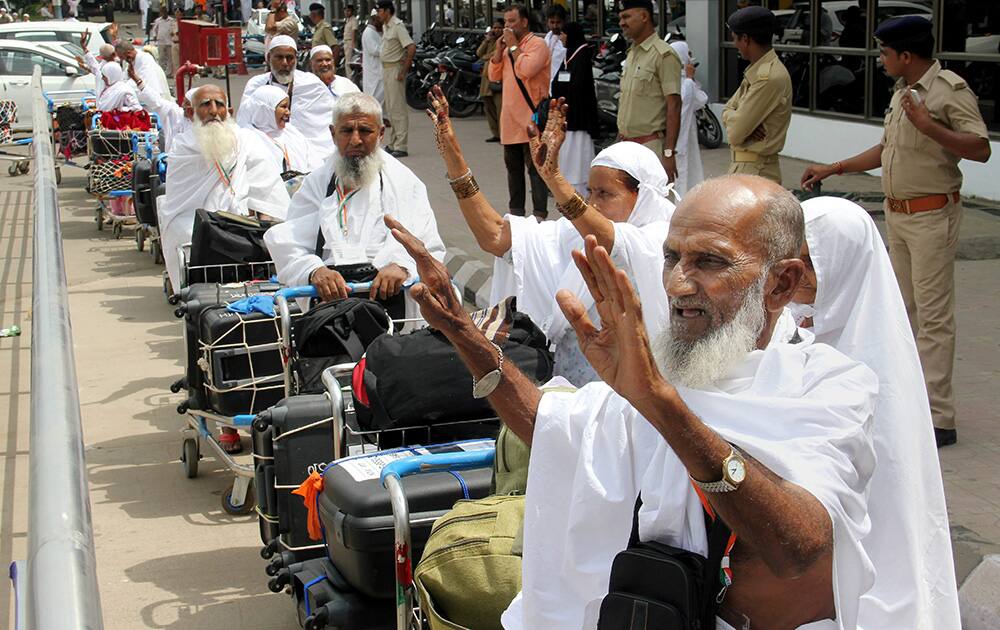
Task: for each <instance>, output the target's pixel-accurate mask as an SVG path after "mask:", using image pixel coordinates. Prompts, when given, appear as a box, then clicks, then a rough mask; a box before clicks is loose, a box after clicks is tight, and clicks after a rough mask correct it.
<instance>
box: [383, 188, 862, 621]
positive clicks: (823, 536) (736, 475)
mask: <svg viewBox="0 0 1000 630" xmlns="http://www.w3.org/2000/svg"><path fill="white" fill-rule="evenodd" d="M386 222H387V224H388V225H389V226H390V227H391V228H392V229H393V236H395V237H396V238H397V239H398V240H400V242H402V243H403V244H404V245H405V246H406V248H407V250H408V251H409V252H410V254H411V255H412V256H413V257H414V259H415V260H416V262H417V271H418V273H419V274H420V278H421V284H418V285H416V286H414V287H413V288H412V289H411V291H410V293H411V295H412V296H413V298H414V299H415V300H416V301H417V302H418V303H419V304H420V308H421V313H422V314H423V316H424V318H425V319H426V320H427V322H428V323H429V324H430V325H431V326H434V327H435V328H437V329H439V330H440V331H442V332H443V333H444V334H445V335H446V336H447V337H448V339H449V340H450V341H451V342H452V343H453V344H454V346H455V348H456V349H457V351H458V353H459V355H460V357H461V358H462V361H463V362H464V363H465V365H466V367H467V368H468V369H469V371H470V372H471V373H472V375H473V376H474V377H475V378H476V379H478V380H479V381H484V382H486V383H489V386H487V387H485V388H484V387H478V388H477V392H476V393H477V394H478V395H483V394H485V395H486V396H488V398H489V401H490V403H491V405H492V406H493V408H494V409H495V410H496V412H497V413H498V415H499V416H500V418H501V420H503V422H504V423H505V424H506V425H507V427H508V428H509V429H510V430H512V431H513V432H514V433H515V434H517V435H518V436H519V437H521V439H523V440H524V441H525V442H528V443H530V444H531V446H532V450H531V459H530V464H529V472H528V483H527V488H528V490H527V495H526V498H525V522H524V546H523V565H522V584H521V588H522V592H521V594H520V595H518V596H517V597H516V598H515V599H514V601H513V602H512V603H511V605H510V606H509V607H508V609H507V610H506V612H505V613H504V615H503V619H502V621H503V625H504V628H506V629H507V630H513V629H519V628H532V629H545V630H579V629H580V628H594V627H596V624H597V620H598V615H599V611H600V607H601V602H602V598H603V597H604V595H605V594H606V593H607V591H608V584H609V575H610V572H611V564H612V560H613V559H614V557H615V555H616V553H617V552H619V551H621V550H622V549H624V548H625V546H626V544H627V542H628V540H629V537H630V531H631V529H632V520H633V514H634V510H635V507H636V498H637V496H639V497H641V500H642V506H641V508H640V509H639V511H638V518H637V522H638V537H639V539H640V540H642V541H650V540H655V541H658V542H661V543H665V544H667V545H671V546H674V547H677V548H681V549H685V550H689V551H693V552H696V553H699V554H705V551H706V548H707V541H706V527H705V515H704V512H703V507H702V504H701V502H700V500H699V497H698V494H697V493H696V491H695V486H697V488H698V489H699V490H700V491H701V493H702V494H703V495H704V497H705V500H706V504H707V505H708V506H710V507H711V508H712V510H713V511H714V514H715V515H717V516H718V517H720V518H721V519H722V520H723V521H724V522H725V523H726V524H727V525H728V526H729V527H730V528H731V529H732V531H733V533H734V534H735V535H736V542H735V545H734V546H732V547H731V548H730V549H731V553H730V554H729V555H728V558H729V563H728V568H727V571H725V575H726V581H725V582H724V581H723V579H722V576H719V577H718V578H716V579H715V580H712V582H715V583H711V582H709V583H707V585H706V588H707V589H708V593H709V595H708V596H709V597H711V598H712V600H713V601H719V602H721V608H719V610H718V611H717V614H718V621H717V626H716V627H717V628H725V629H730V628H746V627H754V628H757V627H760V628H798V627H808V628H810V629H811V630H827V629H830V630H832V629H834V628H838V629H844V630H847V629H852V630H853V629H854V628H855V627H856V622H857V615H858V602H859V599H860V598H861V596H862V595H863V594H864V593H865V592H866V591H867V590H868V589H869V588H870V587H871V585H872V583H873V580H874V570H873V568H872V565H871V562H870V560H869V558H868V556H867V555H866V554H865V551H864V548H863V547H862V545H861V542H860V541H861V540H862V539H863V538H864V536H865V535H866V533H867V532H868V528H869V519H868V506H867V503H866V492H867V488H868V483H869V479H870V476H871V474H872V469H873V467H874V464H875V459H874V451H873V446H872V443H871V440H870V437H869V435H868V430H869V425H870V422H871V416H872V412H873V407H874V400H875V395H876V392H877V389H878V381H877V379H876V377H875V375H874V374H873V373H872V371H871V370H870V369H868V368H867V367H866V366H864V365H863V364H861V363H857V362H855V361H852V360H850V359H849V358H847V357H846V356H844V355H843V354H841V353H839V352H838V351H836V350H834V349H833V348H831V347H829V346H826V345H823V344H816V343H812V342H810V341H809V340H805V341H799V342H798V343H788V341H789V340H788V339H786V338H785V336H784V335H778V334H776V333H775V326H776V323H777V321H778V318H779V315H780V314H781V312H782V310H783V309H784V307H785V305H786V304H788V302H789V301H790V300H791V298H792V295H793V293H794V292H795V290H796V288H797V287H798V285H799V281H800V279H801V278H802V275H803V270H804V264H803V262H802V261H801V260H800V259H799V258H798V257H797V256H798V251H799V248H800V247H801V244H802V241H803V218H802V210H801V207H800V206H799V204H798V202H797V201H796V200H795V198H794V197H793V196H791V195H790V194H789V193H788V192H787V191H785V190H784V189H782V188H781V187H780V186H777V185H776V184H773V183H770V182H768V181H766V180H764V179H761V178H759V177H751V176H730V177H725V178H719V179H715V180H709V181H708V182H705V183H704V184H702V185H701V186H699V187H696V188H695V189H693V190H692V191H691V192H690V193H689V195H688V196H687V197H685V198H684V200H683V201H682V202H681V203H680V205H679V206H678V207H677V209H676V211H675V212H674V214H673V217H672V220H671V224H670V229H669V233H668V236H667V240H666V242H665V243H664V247H663V251H664V266H663V283H664V288H665V290H666V294H667V298H668V303H669V310H668V312H667V313H647V314H645V315H646V316H649V317H655V318H665V319H666V320H667V324H668V325H667V326H665V327H664V329H663V332H662V333H660V335H659V336H658V337H657V338H656V339H654V340H653V341H652V343H650V340H649V339H648V337H647V333H646V326H645V325H644V323H643V316H644V314H643V312H642V308H641V305H640V302H639V299H638V297H637V295H636V294H635V291H634V290H633V288H632V286H631V283H630V282H629V280H628V275H627V274H626V273H625V272H624V271H623V270H620V269H616V268H615V266H614V263H613V262H612V260H611V257H610V256H609V254H608V252H607V251H606V250H605V249H604V248H603V247H600V246H598V244H597V240H596V239H595V238H594V237H593V236H588V237H587V239H586V255H584V254H582V253H580V252H576V253H575V254H574V258H575V260H576V263H577V265H578V266H579V268H580V271H581V273H582V274H583V276H584V278H585V279H586V281H587V287H588V289H589V291H590V292H591V294H592V295H593V297H594V300H595V302H596V304H597V309H598V312H599V315H600V319H601V328H597V327H596V326H595V325H594V323H593V322H592V321H591V320H590V318H589V317H588V315H587V312H586V309H584V308H583V305H582V304H581V303H580V301H579V300H578V299H577V298H576V297H575V296H573V295H572V294H570V293H569V292H566V291H560V293H559V294H558V296H557V298H558V300H559V304H560V307H561V308H562V310H563V313H564V314H565V316H566V318H567V320H568V321H569V322H570V323H571V324H572V326H573V328H574V330H575V331H576V334H577V337H578V339H579V342H580V347H581V349H582V350H583V352H584V354H585V355H586V357H587V359H588V360H589V361H590V362H591V364H592V365H593V366H594V369H595V370H596V371H597V373H598V375H599V376H600V377H601V379H603V382H596V383H591V384H589V385H587V386H585V387H583V388H581V389H579V390H576V391H567V389H571V388H567V387H565V385H566V382H565V381H562V380H556V381H554V382H551V383H549V384H548V385H547V386H546V387H543V388H541V389H539V388H538V387H537V386H536V385H534V384H533V383H532V382H531V381H530V380H529V379H528V378H527V377H526V376H524V374H522V373H521V372H520V371H518V370H517V368H516V367H515V366H513V365H510V363H509V362H504V361H502V360H501V357H499V356H498V352H499V351H498V348H497V347H496V346H494V345H492V344H491V343H489V342H488V341H487V340H486V338H485V337H484V336H483V335H482V333H480V332H479V331H478V330H477V329H476V328H475V326H474V325H473V323H472V322H471V320H470V319H469V316H468V314H466V312H465V311H464V310H463V309H462V305H461V303H460V302H459V300H458V299H456V298H455V296H454V295H453V294H452V293H451V291H450V285H449V281H448V276H447V271H446V270H445V268H444V267H443V265H440V264H439V263H436V262H435V261H434V260H433V259H432V258H431V257H430V256H429V255H428V254H427V253H426V252H425V251H424V248H423V247H422V245H421V244H420V243H419V241H418V240H417V239H416V238H414V237H413V236H412V235H410V234H408V233H407V232H406V230H405V229H404V228H403V227H402V226H401V225H399V224H398V223H396V222H394V221H392V220H391V219H387V221H386ZM553 386H558V387H553ZM724 566H726V565H724ZM657 577H658V576H652V575H651V576H650V579H651V580H656V579H657ZM604 627H607V626H604Z"/></svg>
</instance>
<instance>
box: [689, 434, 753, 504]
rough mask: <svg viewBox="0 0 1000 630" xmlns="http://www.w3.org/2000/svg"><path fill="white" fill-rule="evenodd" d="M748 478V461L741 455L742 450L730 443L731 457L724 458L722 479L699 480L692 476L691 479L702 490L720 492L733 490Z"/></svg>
mask: <svg viewBox="0 0 1000 630" xmlns="http://www.w3.org/2000/svg"><path fill="white" fill-rule="evenodd" d="M746 478H747V463H746V460H744V459H743V456H742V455H740V452H739V451H737V450H736V449H735V448H733V447H732V445H730V447H729V457H727V458H725V459H724V460H722V479H720V480H719V481H709V482H705V481H698V480H697V479H695V478H694V477H691V481H693V482H694V485H696V486H698V488H699V489H700V490H701V491H702V492H711V493H720V492H732V491H734V490H736V489H738V488H739V487H740V484H741V483H743V481H744V480H745V479H746Z"/></svg>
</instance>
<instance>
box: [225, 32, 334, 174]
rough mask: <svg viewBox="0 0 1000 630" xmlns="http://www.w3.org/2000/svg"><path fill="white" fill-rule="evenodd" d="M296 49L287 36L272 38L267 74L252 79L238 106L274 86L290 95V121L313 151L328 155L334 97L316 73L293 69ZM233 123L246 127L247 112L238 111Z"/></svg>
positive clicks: (329, 152)
mask: <svg viewBox="0 0 1000 630" xmlns="http://www.w3.org/2000/svg"><path fill="white" fill-rule="evenodd" d="M297 53H298V46H297V44H296V43H295V40H294V39H292V38H291V37H289V36H288V35H275V36H274V37H273V38H272V39H271V42H270V43H269V44H268V46H267V65H268V72H265V73H264V74H259V75H257V76H255V77H252V78H251V79H250V80H249V81H247V85H246V87H245V88H244V89H243V97H242V98H241V99H240V102H241V103H244V102H247V99H248V97H249V96H250V95H252V94H253V93H254V91H255V90H256V89H257V88H259V87H261V86H262V85H276V86H278V87H280V88H281V89H283V90H285V91H286V92H288V93H289V94H290V95H291V103H290V107H291V110H292V118H291V122H292V124H293V125H295V128H296V129H298V130H299V131H301V132H302V135H304V136H305V137H306V139H307V140H308V141H309V145H310V147H311V148H312V150H314V151H316V152H317V153H318V154H319V155H322V156H324V157H325V156H328V155H330V154H331V153H332V152H333V139H332V138H331V137H330V120H331V118H332V112H333V103H334V98H333V95H332V94H331V93H330V90H329V88H327V86H326V84H325V83H323V81H321V80H320V79H319V77H317V76H316V75H315V74H312V73H311V72H303V71H301V70H299V69H297V68H296V67H295V65H296V63H297V62H298V57H297ZM236 122H238V123H239V124H240V126H241V127H249V126H250V119H249V113H248V112H245V111H244V110H243V108H240V110H239V111H237V112H236Z"/></svg>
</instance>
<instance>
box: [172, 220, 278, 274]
mask: <svg viewBox="0 0 1000 630" xmlns="http://www.w3.org/2000/svg"><path fill="white" fill-rule="evenodd" d="M272 225H274V223H273V222H271V221H261V220H259V219H255V218H252V217H245V216H242V215H238V214H232V213H230V212H209V211H207V210H204V209H198V211H197V213H196V214H195V218H194V230H193V231H192V234H191V260H190V262H189V265H190V266H191V267H208V266H212V265H234V264H239V265H248V264H249V263H263V262H268V261H270V260H271V254H270V253H269V252H268V251H267V245H265V244H264V232H266V231H267V230H268V228H270V227H271V226H272ZM253 267H254V268H258V267H259V269H254V268H251V267H248V268H247V269H246V270H245V271H240V272H239V273H236V274H235V277H232V276H233V273H227V274H221V275H222V276H224V277H218V278H216V277H205V278H202V277H200V276H199V277H198V278H197V279H196V280H195V281H197V282H242V281H247V280H265V279H267V278H266V277H267V276H268V275H270V274H269V273H268V270H267V269H266V268H265V267H266V265H253ZM255 272H256V275H263V276H264V277H261V278H255V277H253V276H254V275H255ZM220 273H221V269H220ZM244 276H247V277H244Z"/></svg>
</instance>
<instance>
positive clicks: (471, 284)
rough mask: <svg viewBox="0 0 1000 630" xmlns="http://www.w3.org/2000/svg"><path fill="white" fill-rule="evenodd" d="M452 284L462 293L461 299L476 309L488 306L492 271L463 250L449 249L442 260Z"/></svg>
mask: <svg viewBox="0 0 1000 630" xmlns="http://www.w3.org/2000/svg"><path fill="white" fill-rule="evenodd" d="M444 264H445V267H447V268H448V274H449V275H451V279H452V282H454V283H455V285H456V286H457V287H458V288H459V290H460V291H461V292H462V299H463V300H465V301H466V302H468V303H469V304H472V305H475V307H476V308H487V307H488V306H490V279H491V278H492V277H493V270H492V269H490V268H489V267H487V266H486V265H484V264H483V263H482V262H480V261H478V260H476V259H475V258H473V257H472V256H469V255H468V254H467V253H466V252H465V251H464V250H462V249H459V248H457V247H449V248H448V253H447V254H446V255H445V258H444Z"/></svg>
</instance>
